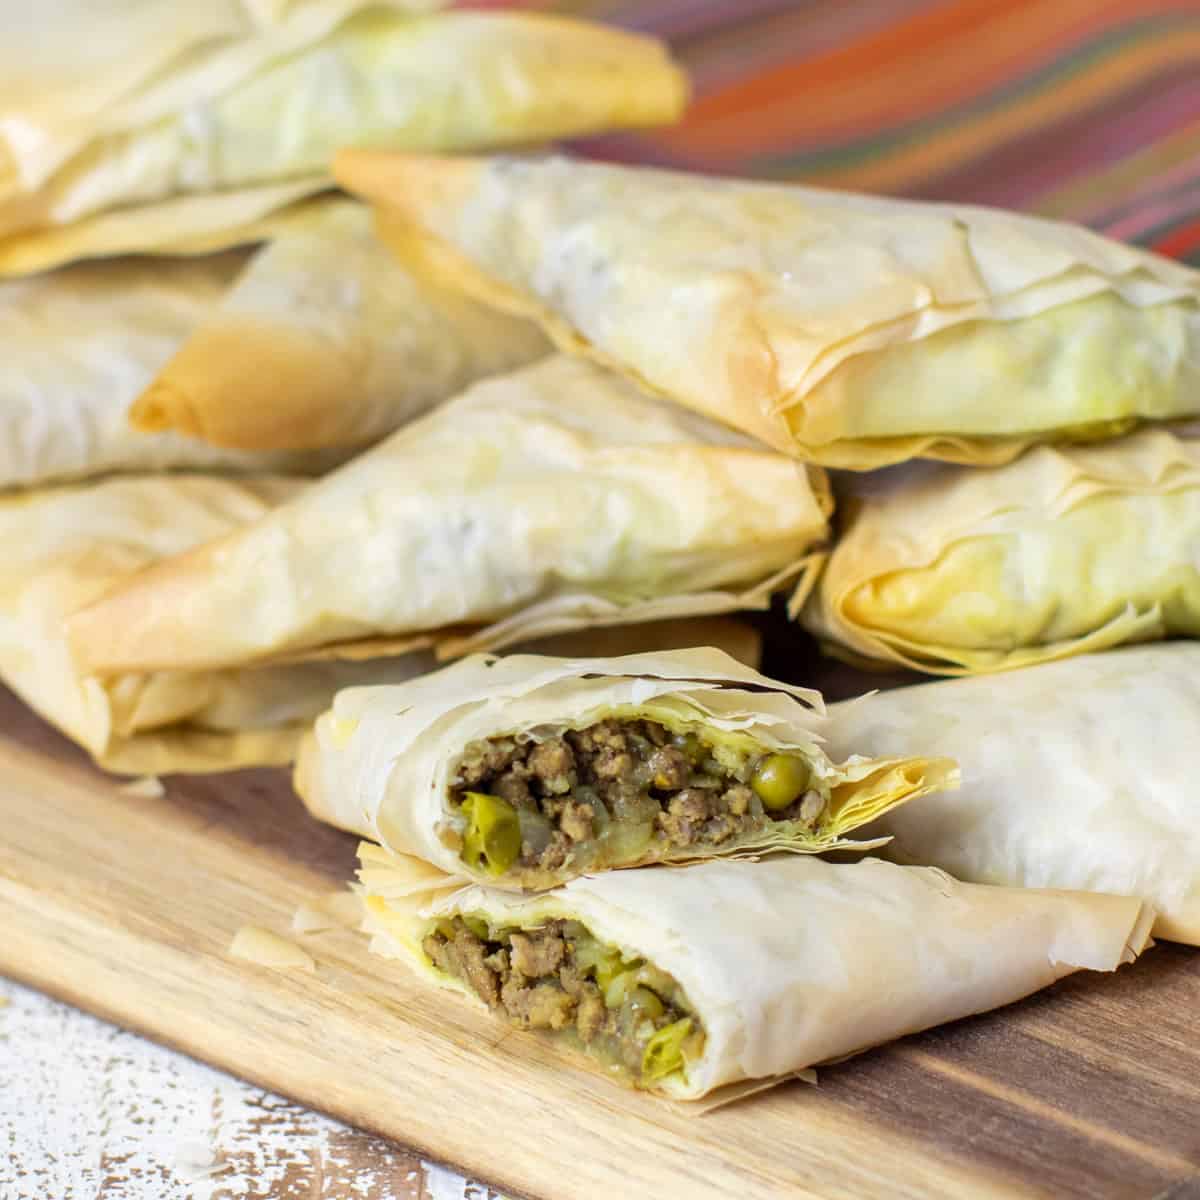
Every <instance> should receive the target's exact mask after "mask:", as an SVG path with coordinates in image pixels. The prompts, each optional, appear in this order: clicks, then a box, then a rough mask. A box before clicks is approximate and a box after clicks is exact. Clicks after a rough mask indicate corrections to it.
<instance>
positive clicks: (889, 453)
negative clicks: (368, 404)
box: [336, 151, 1200, 469]
mask: <svg viewBox="0 0 1200 1200" xmlns="http://www.w3.org/2000/svg"><path fill="white" fill-rule="evenodd" d="M336 173H337V175H338V177H339V179H340V180H341V181H342V183H343V184H344V185H345V186H346V187H347V188H349V189H350V190H351V191H355V192H357V193H358V194H360V195H362V196H364V197H365V198H367V199H369V200H371V201H373V202H374V203H376V204H378V205H379V206H380V207H381V209H382V210H383V211H384V213H385V215H386V214H387V213H391V214H392V220H393V221H399V222H402V223H403V224H405V225H415V226H417V227H419V228H420V229H422V230H424V231H425V232H426V233H427V234H429V235H431V236H432V237H434V238H436V239H438V241H439V243H440V244H441V245H442V247H443V248H444V249H445V251H446V254H447V262H446V267H445V269H446V270H447V271H448V272H449V273H450V274H451V275H452V276H453V277H454V278H455V279H456V280H457V281H458V283H459V285H460V286H461V287H463V288H464V289H466V290H468V291H470V292H472V293H473V294H475V295H477V296H479V297H481V298H483V299H487V300H490V301H491V302H493V303H495V304H497V305H500V306H503V307H505V308H507V309H508V310H509V311H512V312H516V313H521V314H524V315H528V316H532V317H534V318H536V319H537V320H539V321H541V322H542V323H543V324H544V325H545V327H546V329H547V330H548V331H549V333H550V334H551V335H552V336H553V337H554V338H555V340H556V341H558V342H559V344H560V345H561V346H563V347H564V348H565V349H567V350H569V351H572V352H574V353H580V354H585V355H588V356H591V357H593V358H596V359H598V360H600V361H602V362H604V363H606V364H608V365H609V366H611V367H614V368H616V369H619V370H622V371H625V372H627V373H628V374H630V375H631V376H633V377H635V378H637V379H638V380H640V381H641V382H642V383H643V384H644V385H646V386H648V387H650V388H653V389H654V390H656V391H657V392H659V393H661V394H663V395H665V396H670V397H671V398H672V399H674V400H676V401H678V402H679V403H682V404H686V405H688V406H689V407H692V408H695V409H698V410H699V411H701V412H704V413H707V414H708V415H709V416H712V417H715V418H717V419H718V420H721V421H725V422H727V423H728V424H730V425H733V426H736V427H737V428H740V429H744V430H745V431H747V432H748V433H752V434H754V435H755V436H757V437H759V438H761V439H762V440H763V441H765V442H767V443H768V444H769V445H772V446H775V447H776V448H777V449H779V450H781V451H784V452H785V453H792V454H796V455H798V456H800V457H804V458H809V459H814V460H816V461H818V462H822V463H825V464H827V465H831V466H841V467H850V468H857V469H865V468H871V467H878V466H881V465H884V464H886V463H890V462H897V461H900V460H903V459H907V458H912V457H918V456H921V457H932V458H945V459H951V460H954V461H960V462H967V463H976V464H978V463H997V462H1004V461H1008V460H1010V459H1012V458H1014V457H1016V455H1017V454H1019V453H1020V452H1021V450H1023V449H1024V448H1026V447H1027V446H1029V445H1030V444H1032V443H1034V442H1037V441H1054V440H1060V439H1073V438H1079V437H1084V438H1095V437H1106V436H1111V435H1112V434H1114V433H1115V432H1119V431H1122V430H1126V429H1128V428H1129V427H1130V426H1132V425H1134V424H1136V423H1137V422H1139V421H1143V420H1153V419H1160V418H1169V417H1177V416H1181V415H1190V414H1194V413H1196V412H1198V411H1200V272H1197V271H1195V270H1192V269H1191V268H1188V267H1185V266H1182V265H1181V264H1178V263H1174V262H1170V261H1168V260H1167V259H1164V258H1160V257H1157V256H1155V255H1153V254H1150V253H1147V252H1145V251H1142V250H1137V249H1134V248H1132V247H1128V246H1124V245H1121V244H1119V243H1117V242H1113V241H1109V240H1106V239H1105V238H1102V237H1100V236H1098V235H1096V234H1093V233H1090V232H1088V231H1087V230H1084V229H1082V228H1079V227H1076V226H1071V225H1065V224H1060V223H1056V222H1052V221H1046V220H1041V219H1037V218H1033V217H1028V216H1022V215H1019V214H1016V213H1006V212H1000V211H996V210H990V209H981V208H971V207H967V206H963V205H951V204H929V203H919V202H915V201H905V200H896V199H887V198H880V197H873V196H860V195H852V194H844V193H838V192H828V191H819V190H815V189H809V188H802V187H795V186H788V185H783V184H765V183H754V182H750V181H746V180H738V179H714V178H710V177H703V176H698V175H687V174H683V173H677V172H668V171H659V170H649V169H644V168H636V167H622V166H614V165H609V164H603V163H592V162H579V161H572V160H568V159H563V158H549V159H538V160H533V159H526V160H522V159H513V158H490V159H461V158H457V159H451V158H418V157H405V156H403V155H399V154H386V153H373V152H369V151H346V152H344V153H343V154H341V155H340V156H339V159H338V163H337V168H336Z"/></svg>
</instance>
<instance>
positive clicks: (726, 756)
mask: <svg viewBox="0 0 1200 1200" xmlns="http://www.w3.org/2000/svg"><path fill="white" fill-rule="evenodd" d="M777 760H778V761H777ZM779 762H782V764H783V769H784V773H785V774H787V773H788V772H790V775H789V776H788V780H787V781H785V782H787V784H788V786H786V787H783V788H781V787H780V786H779V779H778V778H776V777H774V776H772V775H771V770H772V769H775V770H776V776H777V775H778V767H779ZM772 779H774V787H775V790H774V792H772V791H771V781H772ZM764 781H765V782H764ZM810 783H811V780H810V778H809V768H808V766H807V764H806V763H805V762H804V760H803V759H802V758H800V757H798V756H784V755H779V754H769V753H768V754H757V755H756V754H753V753H749V752H746V751H741V750H731V749H730V748H729V747H721V746H714V745H712V744H710V743H708V742H706V741H705V740H703V739H702V738H700V737H698V736H697V735H696V734H695V733H685V734H678V733H672V732H671V731H670V730H668V729H667V728H666V727H665V726H663V725H660V724H658V723H657V722H655V721H650V720H642V719H626V720H618V719H610V720H606V721H600V722H599V723H597V724H595V725H590V726H588V727H587V728H584V729H578V730H568V731H567V732H566V733H564V734H563V735H562V736H561V737H548V738H545V739H543V740H536V739H534V738H532V737H531V738H528V739H525V738H520V739H518V738H515V737H497V738H489V739H487V740H481V741H477V742H472V743H470V744H469V745H468V746H467V748H466V751H465V752H464V754H463V758H462V760H461V762H460V763H459V767H458V771H457V774H456V777H455V779H454V781H453V784H452V788H451V803H452V804H453V805H455V806H458V807H460V808H461V807H462V806H463V805H464V803H467V802H468V801H470V797H471V796H472V794H474V795H476V796H478V795H479V794H481V793H482V794H483V795H482V798H481V799H478V800H476V801H470V803H471V804H479V805H480V807H481V809H482V808H483V807H485V806H486V807H487V810H488V814H489V819H491V820H492V821H493V822H495V821H499V820H500V819H502V818H507V819H508V820H509V821H510V822H512V823H513V835H512V838H511V840H510V843H509V845H510V847H511V849H510V850H509V851H508V852H504V851H503V850H501V849H496V852H495V853H493V855H492V860H491V866H492V873H493V874H500V873H503V872H506V871H508V870H509V869H513V868H515V869H517V870H518V871H520V870H541V871H555V870H558V869H559V868H561V867H562V866H564V865H565V864H566V863H567V862H568V860H570V861H572V862H573V863H575V864H578V865H582V866H584V867H590V866H600V865H608V862H615V861H618V859H619V860H621V861H634V860H636V859H638V858H640V857H641V856H642V855H643V854H645V852H646V851H647V850H648V849H650V848H651V846H654V847H655V848H657V849H658V850H659V852H660V854H666V853H668V852H669V851H670V850H672V849H674V848H682V847H691V846H704V845H708V846H720V845H721V844H723V843H725V842H728V841H730V840H731V839H733V838H735V837H738V836H740V835H743V834H745V833H748V832H751V831H754V830H758V829H762V828H763V827H765V826H767V825H769V824H770V823H771V822H773V821H779V820H799V821H803V822H807V823H810V824H815V822H816V820H817V818H818V817H819V816H820V815H821V813H822V812H823V811H824V809H825V805H826V799H825V796H823V795H822V793H821V792H820V791H819V790H817V789H816V788H814V787H812V786H810ZM469 807H470V805H469V804H468V808H469ZM472 819H474V817H472ZM614 823H615V824H616V825H617V826H618V827H619V829H620V830H621V836H620V837H613V836H612V835H613V830H612V828H611V827H612V826H613V825H614ZM518 824H519V836H518V835H517V833H516V826H517V825H518ZM606 833H607V835H608V836H607V839H605V835H606ZM597 839H600V840H602V841H603V840H607V841H608V842H609V843H610V853H609V854H608V856H607V861H603V860H597V858H596V853H595V851H596V849H597V848H596V847H595V846H594V845H592V846H589V845H588V843H594V842H595V841H596V840H597ZM494 841H495V842H496V843H497V845H498V839H494ZM618 849H619V850H620V851H621V852H623V853H621V854H618V853H613V852H612V851H616V850H618ZM464 857H467V855H464ZM505 859H507V860H508V861H507V862H504V861H502V860H505Z"/></svg>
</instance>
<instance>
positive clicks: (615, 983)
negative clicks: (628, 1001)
mask: <svg viewBox="0 0 1200 1200" xmlns="http://www.w3.org/2000/svg"><path fill="white" fill-rule="evenodd" d="M596 982H597V983H599V984H600V986H601V987H602V988H603V989H604V1003H605V1004H606V1005H607V1006H608V1007H609V1008H620V1007H621V1005H622V1004H624V1003H625V997H626V996H628V995H629V993H630V992H632V991H633V990H634V988H636V987H637V974H636V973H635V972H634V971H630V970H629V969H628V968H625V967H622V966H621V964H620V963H618V964H617V966H616V970H614V971H612V973H611V974H609V976H608V980H607V982H605V981H602V980H601V978H600V972H599V971H597V972H596Z"/></svg>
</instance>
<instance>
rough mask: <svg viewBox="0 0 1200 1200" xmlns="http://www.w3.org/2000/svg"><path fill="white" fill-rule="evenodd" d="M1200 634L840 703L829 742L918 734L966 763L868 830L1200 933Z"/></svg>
mask: <svg viewBox="0 0 1200 1200" xmlns="http://www.w3.org/2000/svg"><path fill="white" fill-rule="evenodd" d="M1198 730H1200V645H1197V644H1196V643H1195V642H1174V643H1171V644H1169V645H1162V646H1136V647H1127V648H1125V649H1122V650H1112V651H1109V652H1107V653H1104V654H1090V655H1085V656H1082V657H1079V658H1072V659H1069V660H1067V661H1065V662H1056V663H1044V664H1042V665H1040V666H1035V667H1030V668H1028V669H1027V670H1023V671H1011V672H1008V673H1007V674H1004V675H1000V676H996V677H991V678H988V679H954V680H945V681H943V682H940V683H926V684H920V685H918V686H917V687H906V688H898V689H896V690H894V691H889V692H882V693H879V694H877V695H873V696H866V697H862V698H860V699H857V700H852V701H847V702H846V703H844V704H838V705H835V706H833V707H832V708H831V710H830V722H829V739H830V751H831V753H835V754H837V753H848V752H849V751H850V748H853V749H854V750H855V751H857V752H859V753H862V754H895V753H898V752H900V749H901V748H902V747H908V746H910V745H917V746H920V747H921V749H922V750H923V751H924V752H925V753H928V754H934V753H936V754H948V755H951V756H953V757H954V758H956V759H958V760H959V762H960V763H961V765H962V772H963V786H962V790H961V791H958V792H955V794H954V796H953V798H950V797H946V798H943V797H939V796H927V797H925V798H924V799H922V800H920V801H918V802H917V803H915V804H913V805H912V806H911V807H906V808H904V809H903V810H900V809H896V810H894V811H892V812H890V813H888V814H887V815H886V816H885V817H884V818H882V819H881V820H880V821H879V822H877V823H876V824H874V825H872V826H871V829H870V832H871V833H876V834H888V835H891V836H892V838H893V840H892V841H891V842H890V843H889V844H888V846H887V848H886V850H885V851H884V853H885V854H886V855H887V857H889V858H894V859H896V860H897V861H900V862H909V863H929V864H931V865H933V866H938V867H942V868H944V869H945V870H947V871H950V872H951V873H953V874H954V875H956V876H958V877H959V878H961V879H969V880H973V881H975V882H978V883H1001V884H1009V885H1011V886H1014V887H1055V888H1086V889H1088V890H1090V891H1098V892H1116V893H1120V894H1124V895H1133V896H1138V897H1141V898H1142V899H1144V900H1146V901H1148V902H1149V903H1151V904H1153V905H1154V906H1155V908H1157V909H1158V914H1159V915H1158V920H1157V922H1156V923H1155V926H1154V932H1155V934H1156V936H1158V937H1163V938H1170V939H1172V940H1173V941H1181V942H1191V943H1192V944H1193V945H1200V790H1198V788H1197V780H1200V736H1198V735H1197V731H1198Z"/></svg>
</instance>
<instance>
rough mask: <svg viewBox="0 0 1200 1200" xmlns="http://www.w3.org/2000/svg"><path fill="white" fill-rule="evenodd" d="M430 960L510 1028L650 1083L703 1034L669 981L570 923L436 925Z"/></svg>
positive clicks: (688, 1054) (694, 1050) (699, 1046)
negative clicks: (559, 1039)
mask: <svg viewBox="0 0 1200 1200" xmlns="http://www.w3.org/2000/svg"><path fill="white" fill-rule="evenodd" d="M422 948H423V949H424V951H425V953H426V954H427V955H428V956H429V958H430V960H431V961H432V962H433V963H434V965H435V966H436V967H437V968H438V969H439V970H440V971H443V972H445V973H446V974H447V975H452V976H454V977H455V978H456V979H461V980H462V981H463V982H464V983H466V984H467V985H468V986H469V987H470V988H471V990H472V991H473V992H474V993H475V994H476V995H477V996H478V997H479V998H480V999H481V1000H482V1001H483V1002H484V1003H485V1004H486V1005H487V1006H488V1008H490V1009H491V1010H492V1011H493V1012H494V1013H495V1014H496V1015H497V1016H502V1017H504V1018H505V1019H506V1020H507V1021H508V1022H509V1023H510V1024H512V1025H515V1026H517V1027H518V1028H519V1029H546V1030H551V1031H553V1032H557V1033H563V1034H567V1035H573V1036H574V1038H576V1039H577V1040H578V1042H579V1043H580V1044H582V1046H583V1047H584V1049H585V1050H587V1052H588V1053H589V1054H591V1055H592V1056H593V1057H594V1058H596V1059H598V1060H599V1061H600V1062H602V1063H603V1064H604V1065H605V1066H607V1067H609V1068H610V1069H611V1068H615V1069H617V1070H619V1071H620V1072H621V1073H623V1074H627V1075H629V1076H631V1077H632V1079H633V1080H634V1082H637V1083H650V1082H653V1081H655V1080H657V1079H661V1078H663V1077H664V1076H666V1075H669V1074H671V1073H672V1072H673V1071H677V1070H679V1069H680V1068H681V1067H682V1066H683V1065H684V1064H685V1063H686V1062H689V1061H693V1060H694V1059H695V1058H698V1057H699V1055H700V1054H701V1053H702V1051H703V1047H704V1033H703V1030H702V1028H701V1026H700V1022H699V1020H698V1018H696V1017H695V1016H694V1015H693V1014H691V1013H690V1012H689V1011H688V1010H687V1006H686V1004H685V1003H684V1001H683V995H682V992H681V990H680V988H679V986H678V984H677V983H676V982H675V980H674V979H672V978H671V976H669V975H667V974H666V973H665V972H663V971H659V970H657V969H656V968H655V967H653V966H651V965H649V964H647V963H646V962H644V961H643V960H641V959H630V960H627V959H624V958H622V956H621V955H620V953H619V952H618V951H616V950H615V949H613V948H611V947H608V946H605V945H603V944H602V943H600V942H598V941H597V940H596V939H595V938H594V937H592V935H591V934H590V933H589V932H588V931H587V929H586V928H585V927H584V926H582V925H580V924H579V923H578V922H575V921H551V922H550V923H549V924H547V925H545V926H544V927H542V928H540V929H535V930H525V931H519V930H489V929H488V927H487V924H486V922H484V921H483V920H481V919H479V918H470V917H467V918H464V917H455V918H453V919H452V920H449V921H444V922H442V923H441V924H439V926H438V927H437V929H435V930H434V931H433V932H432V933H430V934H429V935H428V936H427V937H426V938H425V939H424V941H423V943H422Z"/></svg>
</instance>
